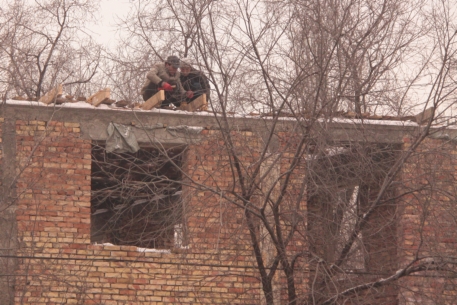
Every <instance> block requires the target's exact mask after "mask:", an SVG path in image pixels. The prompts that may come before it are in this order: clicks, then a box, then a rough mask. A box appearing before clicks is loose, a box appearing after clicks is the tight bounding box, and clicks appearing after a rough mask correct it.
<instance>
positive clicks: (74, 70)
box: [0, 1, 101, 98]
mask: <svg viewBox="0 0 457 305" xmlns="http://www.w3.org/2000/svg"><path fill="white" fill-rule="evenodd" d="M95 9H96V7H95V5H94V3H92V2H90V1H36V2H35V3H33V4H30V3H29V2H26V1H13V2H7V3H6V4H5V5H4V6H2V16H1V17H0V18H1V19H2V28H1V31H2V32H1V33H0V36H1V37H2V45H1V54H2V55H1V56H2V58H3V59H4V61H2V65H1V73H2V75H4V76H5V77H4V78H3V82H4V83H3V84H4V86H10V87H11V88H12V89H14V92H15V94H16V95H25V96H26V97H28V98H37V97H40V96H41V95H42V94H44V93H46V92H47V91H48V90H50V89H51V88H53V87H55V86H56V85H57V84H64V85H71V88H69V90H68V92H71V93H73V92H75V93H79V92H78V91H80V89H77V88H75V86H76V85H79V86H80V87H81V86H83V85H84V84H85V83H88V82H89V81H91V80H92V78H93V76H94V74H95V72H96V71H97V68H98V65H99V60H100V52H101V49H100V46H99V45H97V44H96V43H95V42H94V41H93V40H92V39H91V37H90V35H88V34H87V33H86V32H84V23H85V22H86V21H87V20H88V18H90V17H91V16H92V13H93V12H94V11H95Z"/></svg>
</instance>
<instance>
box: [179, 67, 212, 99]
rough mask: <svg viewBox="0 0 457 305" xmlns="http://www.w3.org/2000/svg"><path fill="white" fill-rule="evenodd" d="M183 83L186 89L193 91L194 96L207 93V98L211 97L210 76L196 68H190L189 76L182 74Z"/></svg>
mask: <svg viewBox="0 0 457 305" xmlns="http://www.w3.org/2000/svg"><path fill="white" fill-rule="evenodd" d="M180 79H181V84H182V86H183V87H184V90H186V91H189V90H190V91H193V92H194V98H193V99H195V98H196V97H198V96H200V95H202V94H203V93H206V99H209V94H210V86H209V81H208V78H207V77H206V76H205V75H204V74H203V73H202V72H201V71H198V70H196V69H194V68H192V69H191V70H190V73H189V74H188V75H187V76H184V75H182V74H181V77H180Z"/></svg>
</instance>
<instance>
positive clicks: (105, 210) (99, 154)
mask: <svg viewBox="0 0 457 305" xmlns="http://www.w3.org/2000/svg"><path fill="white" fill-rule="evenodd" d="M183 152H184V149H183V148H182V147H180V148H171V149H160V150H159V149H155V148H141V149H140V150H139V151H138V152H136V153H108V152H106V150H105V147H104V146H101V145H93V146H92V177H91V178H92V181H91V196H92V197H91V214H92V216H91V242H92V243H112V244H115V245H131V246H137V247H143V248H155V249H169V248H172V247H174V246H177V247H181V246H184V244H183V240H184V239H183V235H184V229H183V228H184V227H185V226H184V225H183V207H182V198H181V180H182V175H181V170H180V169H181V163H182V155H183Z"/></svg>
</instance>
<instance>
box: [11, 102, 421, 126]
mask: <svg viewBox="0 0 457 305" xmlns="http://www.w3.org/2000/svg"><path fill="white" fill-rule="evenodd" d="M6 103H7V104H9V105H25V106H41V107H51V108H56V109H60V108H87V109H103V110H113V111H139V112H151V111H152V112H159V113H170V114H172V113H173V114H178V113H179V114H187V115H192V116H196V115H198V116H214V113H213V112H207V111H200V112H188V111H183V110H171V109H160V108H153V109H151V110H143V109H141V108H135V109H131V108H123V107H116V106H112V105H105V104H100V105H99V106H98V107H95V106H93V105H91V104H89V103H87V102H84V101H78V102H75V103H63V104H60V105H55V104H49V105H47V104H44V103H42V102H36V101H18V100H6ZM227 116H228V117H230V118H251V119H269V118H270V117H269V116H261V115H260V114H257V115H253V114H234V113H228V114H227ZM279 120H282V121H295V120H296V119H295V118H294V117H280V118H279ZM319 121H320V122H322V123H323V122H325V120H324V119H320V120H319ZM327 122H331V123H334V124H335V123H336V124H338V123H341V124H354V125H390V126H419V125H418V124H417V123H415V122H412V121H399V120H386V119H382V120H373V119H356V118H332V119H331V120H330V121H327Z"/></svg>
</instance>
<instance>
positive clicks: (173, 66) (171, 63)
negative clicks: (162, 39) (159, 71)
mask: <svg viewBox="0 0 457 305" xmlns="http://www.w3.org/2000/svg"><path fill="white" fill-rule="evenodd" d="M165 68H166V69H167V72H168V74H170V75H175V74H176V71H178V68H179V58H178V57H177V56H173V55H171V56H168V57H167V60H166V61H165Z"/></svg>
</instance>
